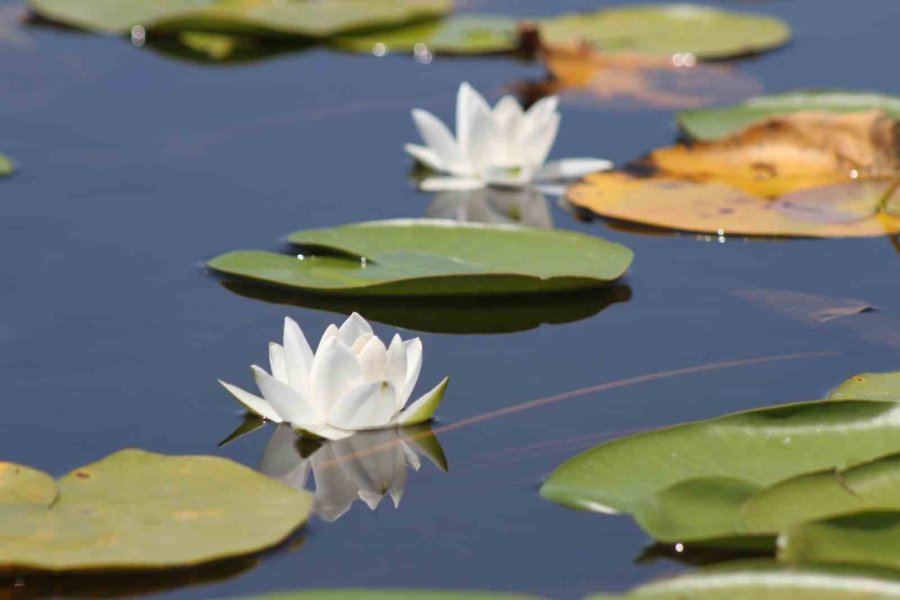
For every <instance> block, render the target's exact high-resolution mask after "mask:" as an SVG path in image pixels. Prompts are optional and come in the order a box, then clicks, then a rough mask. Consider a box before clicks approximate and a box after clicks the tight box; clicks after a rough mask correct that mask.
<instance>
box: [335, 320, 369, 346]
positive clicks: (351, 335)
mask: <svg viewBox="0 0 900 600" xmlns="http://www.w3.org/2000/svg"><path fill="white" fill-rule="evenodd" d="M364 335H373V332H372V326H371V325H369V322H368V321H366V320H365V319H364V318H363V317H362V315H361V314H359V313H357V312H354V313H351V314H350V316H349V317H347V320H346V321H344V323H343V324H342V325H341V327H340V329H338V339H340V340H341V341H342V342H343V343H345V344H346V345H347V346H353V344H354V343H356V340H358V339H359V338H360V337H362V336H364Z"/></svg>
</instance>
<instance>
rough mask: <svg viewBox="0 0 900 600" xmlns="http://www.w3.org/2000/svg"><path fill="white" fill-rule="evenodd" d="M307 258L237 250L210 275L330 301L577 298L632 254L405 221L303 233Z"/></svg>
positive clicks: (455, 224)
mask: <svg viewBox="0 0 900 600" xmlns="http://www.w3.org/2000/svg"><path fill="white" fill-rule="evenodd" d="M289 240H290V241H291V242H292V243H294V244H297V245H299V246H301V247H302V248H303V250H302V252H303V253H302V254H301V255H300V256H301V257H302V258H298V257H297V256H287V255H283V254H275V253H272V252H262V251H238V252H230V253H228V254H223V255H221V256H218V257H216V258H214V259H213V260H211V261H209V266H210V268H212V269H214V270H216V271H219V272H220V273H224V274H226V275H230V276H233V277H239V278H243V279H248V280H252V281H257V282H263V283H268V284H274V285H279V286H287V287H291V288H294V289H296V290H300V291H303V292H307V293H317V294H328V295H333V296H441V297H448V296H475V295H494V294H523V293H547V292H571V291H576V290H585V289H590V288H596V287H599V286H603V285H605V284H607V283H609V282H611V281H613V280H615V279H618V278H619V277H621V276H622V275H623V274H624V273H625V270H626V269H627V268H628V266H629V265H630V264H631V260H632V256H633V255H632V252H631V250H629V249H628V248H626V247H625V246H623V245H621V244H616V243H613V242H608V241H606V240H603V239H600V238H596V237H593V236H587V235H582V234H579V233H575V232H571V231H559V230H553V231H544V230H537V229H531V228H524V227H515V226H509V225H486V224H478V223H463V222H459V221H440V220H428V219H399V220H393V221H372V222H369V223H359V224H355V225H345V226H342V227H335V228H331V229H310V230H305V231H298V232H297V233H294V234H293V235H291V236H290V238H289Z"/></svg>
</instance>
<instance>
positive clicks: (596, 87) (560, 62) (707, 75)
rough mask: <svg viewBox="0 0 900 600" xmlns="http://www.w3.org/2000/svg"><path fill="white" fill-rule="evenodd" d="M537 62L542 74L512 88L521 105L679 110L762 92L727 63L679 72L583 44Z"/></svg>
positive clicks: (552, 51)
mask: <svg viewBox="0 0 900 600" xmlns="http://www.w3.org/2000/svg"><path fill="white" fill-rule="evenodd" d="M540 59H541V62H543V63H544V66H546V67H547V76H546V77H545V78H544V79H542V80H537V81H535V80H529V81H523V82H519V83H517V84H515V89H516V91H517V92H518V94H519V95H520V96H521V97H522V98H523V100H525V103H526V104H533V103H535V102H537V101H538V100H539V99H541V98H545V97H547V96H550V95H558V96H559V98H560V101H562V102H564V103H567V104H577V105H579V106H591V107H603V108H623V109H626V108H627V109H633V108H648V107H649V108H662V109H676V108H677V109H680V108H687V107H696V106H707V105H710V104H715V103H723V102H734V101H735V100H740V99H742V98H746V97H747V96H750V95H752V94H756V93H758V92H759V91H760V89H762V84H761V83H760V82H759V81H757V80H756V79H754V78H753V77H751V76H749V75H748V74H746V73H744V72H743V71H741V70H740V69H738V68H737V67H736V66H735V65H732V64H721V63H709V62H706V63H699V64H696V65H694V66H692V67H690V68H683V67H682V66H676V65H675V64H673V62H672V58H671V57H669V56H652V55H651V56H644V55H635V54H624V53H619V54H609V53H606V52H602V51H598V50H594V49H592V48H589V47H585V46H577V47H568V46H561V47H559V48H549V49H544V50H543V51H542V52H541V53H540ZM681 60H682V61H683V60H684V59H683V58H682V59H681Z"/></svg>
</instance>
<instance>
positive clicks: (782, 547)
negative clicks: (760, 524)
mask: <svg viewBox="0 0 900 600" xmlns="http://www.w3.org/2000/svg"><path fill="white" fill-rule="evenodd" d="M898 540H900V512H898V511H874V512H860V513H856V514H849V515H841V516H837V517H833V518H831V519H826V520H822V521H809V522H805V523H800V524H798V525H797V526H795V527H793V528H791V529H790V530H788V531H787V532H786V533H784V534H782V535H781V536H780V537H779V539H778V558H779V560H782V561H784V562H787V563H801V562H802V563H818V564H832V563H833V564H841V565H848V564H849V565H862V566H872V567H882V568H886V569H895V570H896V569H900V544H898V543H897V541H898ZM896 597H900V591H898V592H897V596H896Z"/></svg>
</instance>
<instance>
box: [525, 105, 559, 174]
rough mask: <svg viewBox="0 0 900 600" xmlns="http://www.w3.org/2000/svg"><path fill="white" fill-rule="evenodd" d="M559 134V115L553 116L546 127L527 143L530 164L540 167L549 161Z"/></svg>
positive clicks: (536, 132) (539, 130) (530, 137)
mask: <svg viewBox="0 0 900 600" xmlns="http://www.w3.org/2000/svg"><path fill="white" fill-rule="evenodd" d="M558 132H559V115H558V114H555V115H552V116H551V117H550V118H549V119H548V121H547V124H546V125H543V126H542V127H541V128H540V129H538V130H537V131H535V132H534V133H533V134H532V135H531V136H529V138H528V140H526V142H525V144H526V145H525V148H527V153H528V156H527V159H528V163H529V164H531V165H534V166H535V167H538V166H540V165H542V164H544V162H545V161H546V160H547V156H548V155H549V154H550V150H551V149H552V148H553V142H555V141H556V134H557V133H558Z"/></svg>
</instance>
